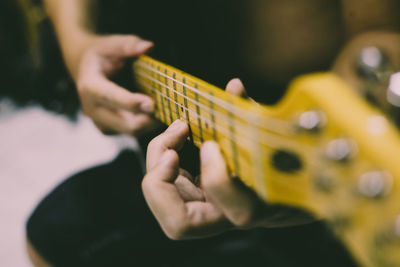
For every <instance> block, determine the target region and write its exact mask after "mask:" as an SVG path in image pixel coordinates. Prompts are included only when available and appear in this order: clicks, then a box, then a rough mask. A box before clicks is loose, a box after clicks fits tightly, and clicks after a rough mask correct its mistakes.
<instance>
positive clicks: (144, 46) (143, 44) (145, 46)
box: [136, 40, 154, 53]
mask: <svg viewBox="0 0 400 267" xmlns="http://www.w3.org/2000/svg"><path fill="white" fill-rule="evenodd" d="M153 46H154V43H153V42H150V41H144V40H143V41H140V42H139V43H138V44H137V45H136V51H137V52H138V53H145V52H147V51H148V50H149V49H150V48H152V47H153Z"/></svg>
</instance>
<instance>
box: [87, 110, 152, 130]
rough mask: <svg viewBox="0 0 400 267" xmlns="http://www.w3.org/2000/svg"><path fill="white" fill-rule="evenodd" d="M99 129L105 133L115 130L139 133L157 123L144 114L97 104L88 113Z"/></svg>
mask: <svg viewBox="0 0 400 267" xmlns="http://www.w3.org/2000/svg"><path fill="white" fill-rule="evenodd" d="M89 115H90V117H91V118H92V119H93V121H94V122H95V124H96V125H97V126H98V127H99V129H100V130H101V131H102V132H104V133H105V134H107V133H108V132H112V131H116V132H118V133H123V134H128V135H139V134H141V133H143V132H146V131H147V130H148V131H150V130H151V129H153V128H154V127H155V126H156V125H157V123H156V121H155V120H154V119H153V118H152V117H150V116H148V115H146V114H139V115H135V114H131V113H128V112H124V111H121V110H114V109H110V108H108V107H102V106H98V107H96V110H95V111H94V112H93V114H89Z"/></svg>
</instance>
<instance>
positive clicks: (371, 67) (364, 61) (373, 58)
mask: <svg viewBox="0 0 400 267" xmlns="http://www.w3.org/2000/svg"><path fill="white" fill-rule="evenodd" d="M390 66H391V63H390V61H389V58H388V56H387V55H386V53H385V52H384V51H383V50H382V49H381V48H378V47H376V46H367V47H364V48H362V49H361V50H360V53H359V54H358V57H357V61H356V69H357V73H358V74H359V75H360V76H361V77H362V78H365V79H367V80H369V81H375V82H379V81H381V80H382V78H383V77H382V76H385V75H384V74H385V73H386V72H387V70H388V69H389V68H390Z"/></svg>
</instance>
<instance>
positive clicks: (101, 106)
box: [71, 35, 159, 135]
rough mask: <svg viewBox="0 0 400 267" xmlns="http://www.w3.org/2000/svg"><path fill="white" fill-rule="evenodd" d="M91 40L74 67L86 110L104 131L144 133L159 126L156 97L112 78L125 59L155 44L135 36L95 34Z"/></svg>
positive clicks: (80, 95) (73, 72)
mask: <svg viewBox="0 0 400 267" xmlns="http://www.w3.org/2000/svg"><path fill="white" fill-rule="evenodd" d="M89 43H90V45H88V47H87V48H86V49H85V50H84V52H83V53H82V54H81V55H80V56H79V57H78V60H77V64H76V70H75V71H74V70H71V73H72V74H73V76H75V81H76V83H77V88H78V93H79V97H80V100H81V104H82V109H83V112H84V113H85V114H86V115H87V116H89V117H90V118H91V119H92V120H93V122H94V123H95V125H96V126H97V127H98V128H99V129H100V130H101V131H102V132H103V133H114V132H116V133H123V134H128V135H140V134H143V133H145V132H147V131H151V130H153V129H154V128H155V127H157V126H158V125H159V124H158V123H157V122H156V120H155V119H153V117H152V113H153V111H154V102H153V100H152V99H151V98H150V97H149V96H146V95H144V94H140V93H132V92H129V91H128V90H126V89H125V88H122V87H120V86H119V85H117V84H115V83H114V82H112V81H110V79H109V77H110V76H112V75H113V74H114V73H115V72H117V71H118V70H119V69H120V68H121V67H122V66H123V64H124V60H125V59H127V58H131V57H136V56H138V55H141V54H143V53H145V52H146V51H148V50H149V49H150V48H152V47H153V43H152V42H149V41H145V40H142V39H140V38H139V37H136V36H133V35H130V36H128V35H111V36H94V37H93V38H92V41H91V42H89Z"/></svg>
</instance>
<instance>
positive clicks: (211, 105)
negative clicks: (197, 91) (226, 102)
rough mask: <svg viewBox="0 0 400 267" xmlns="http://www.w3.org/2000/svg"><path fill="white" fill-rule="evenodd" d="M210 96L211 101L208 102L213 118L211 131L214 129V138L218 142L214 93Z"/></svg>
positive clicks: (210, 93)
mask: <svg viewBox="0 0 400 267" xmlns="http://www.w3.org/2000/svg"><path fill="white" fill-rule="evenodd" d="M208 94H209V96H210V99H209V101H208V104H209V107H210V116H211V124H212V125H211V129H212V137H213V139H214V140H215V141H217V140H218V138H217V131H216V130H215V108H214V101H213V99H214V94H213V92H211V91H210V92H209V93H208Z"/></svg>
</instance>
